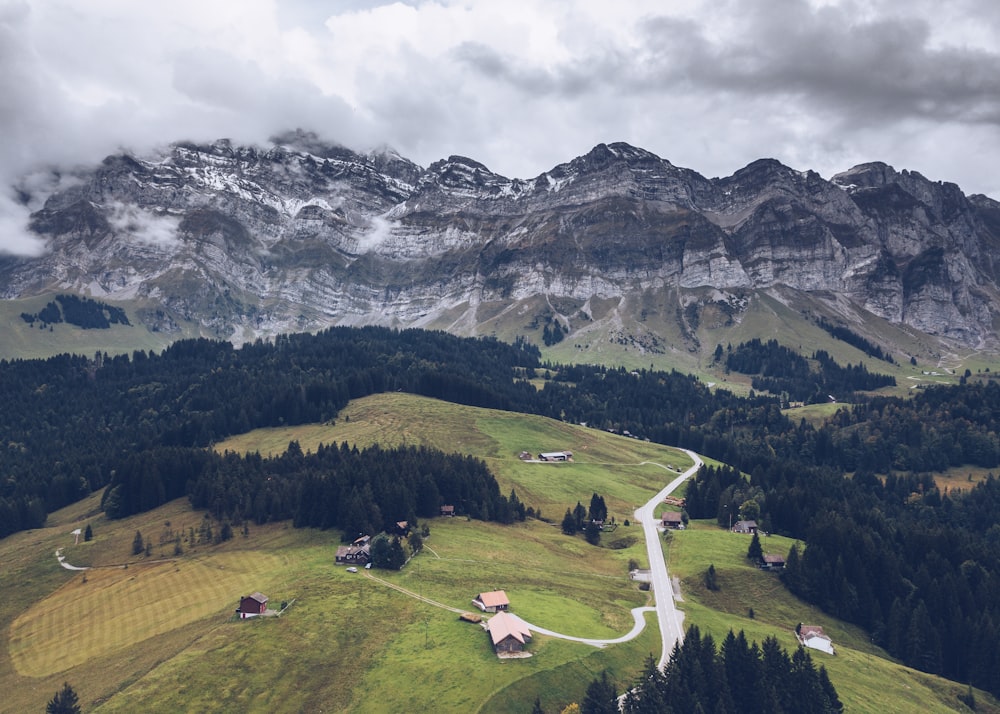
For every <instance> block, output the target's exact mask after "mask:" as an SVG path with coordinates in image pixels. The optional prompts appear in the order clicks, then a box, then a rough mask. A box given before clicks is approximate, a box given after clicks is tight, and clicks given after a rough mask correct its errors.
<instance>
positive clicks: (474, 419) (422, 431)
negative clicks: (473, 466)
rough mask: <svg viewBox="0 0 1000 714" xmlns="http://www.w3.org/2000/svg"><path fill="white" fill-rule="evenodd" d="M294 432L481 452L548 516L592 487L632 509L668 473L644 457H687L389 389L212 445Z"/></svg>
mask: <svg viewBox="0 0 1000 714" xmlns="http://www.w3.org/2000/svg"><path fill="white" fill-rule="evenodd" d="M292 440H297V441H298V442H299V445H300V446H301V447H302V449H303V450H304V451H306V450H312V451H315V450H316V447H317V446H318V445H319V444H320V443H325V444H340V443H342V442H345V441H346V442H347V443H349V444H352V445H354V444H356V445H357V446H359V447H364V446H367V445H370V444H375V443H380V444H384V445H390V446H395V445H400V444H410V445H426V446H430V447H434V448H436V449H441V450H442V451H446V452H456V451H457V452H461V453H468V454H472V455H473V456H477V457H479V458H481V459H483V460H484V461H486V463H487V464H488V465H489V467H490V470H491V471H493V473H494V474H495V475H496V476H497V480H498V481H499V482H500V488H501V490H502V491H503V492H504V493H508V492H509V491H510V489H511V488H514V489H516V490H517V494H518V497H519V498H520V499H521V500H522V501H524V502H525V503H526V504H527V505H529V506H532V507H534V508H535V509H536V510H537V509H539V508H540V509H541V510H542V514H543V516H545V517H547V518H549V519H551V520H555V521H557V522H558V521H559V520H560V519H561V518H562V516H563V513H564V512H565V510H566V508H567V507H572V506H573V505H575V504H576V502H577V501H581V502H582V503H583V505H584V506H586V505H589V503H590V496H591V494H592V493H595V492H596V493H600V494H601V495H602V496H604V497H605V499H606V501H607V504H608V509H609V515H614V516H615V517H616V519H617V520H619V521H622V520H624V519H625V518H631V515H632V512H633V511H634V510H635V508H636V507H637V506H638V505H640V504H642V503H645V501H647V500H648V499H649V497H650V496H651V495H652V494H654V493H655V492H656V491H657V490H659V489H660V488H661V487H662V486H663V484H664V483H666V481H668V480H669V476H670V474H669V473H668V472H667V471H665V470H664V469H662V468H658V467H656V466H652V465H649V464H646V465H643V463H644V462H654V463H659V464H661V465H663V466H666V467H668V468H673V469H674V470H675V471H683V470H684V469H686V468H687V467H688V466H690V465H691V460H690V459H689V458H688V457H687V456H686V455H685V454H684V453H682V452H678V451H676V450H673V449H668V448H666V447H663V446H660V445H658V444H650V443H645V442H642V441H637V440H635V439H627V438H625V437H621V436H616V435H614V434H608V433H606V432H603V431H600V430H597V429H587V428H584V427H580V426H575V425H572V424H565V423H563V422H558V421H554V420H552V419H546V418H544V417H536V416H530V415H525V414H515V413H512V412H503V411H497V410H492V409H477V408H475V407H466V406H461V405H456V404H451V403H449V402H442V401H438V400H434V399H427V398H424V397H418V396H415V395H412V394H404V393H401V392H393V393H389V394H376V395H373V396H371V397H365V398H364V399H359V400H356V401H354V402H351V403H350V404H349V405H348V406H347V408H346V409H344V410H343V411H342V412H341V413H340V416H339V417H338V419H337V421H336V423H335V424H311V425H305V426H297V427H285V428H275V429H256V430H254V431H251V432H248V433H247V434H242V435H240V436H237V437H233V438H231V439H227V440H226V441H223V442H220V443H219V444H217V445H216V447H215V448H216V450H218V451H220V452H221V451H225V450H230V451H236V452H239V453H247V452H254V451H259V452H260V453H261V454H276V453H281V452H283V451H284V450H285V449H286V448H287V447H288V442H289V441H292ZM562 450H569V451H572V452H573V463H548V464H538V463H525V462H523V461H521V460H520V459H519V458H518V454H520V453H521V452H522V451H528V452H529V453H531V454H533V455H537V454H538V453H539V452H541V451H562Z"/></svg>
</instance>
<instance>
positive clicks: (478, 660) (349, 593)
mask: <svg viewBox="0 0 1000 714" xmlns="http://www.w3.org/2000/svg"><path fill="white" fill-rule="evenodd" d="M96 505H97V497H96V496H95V497H92V498H90V499H88V501H86V502H84V503H82V504H78V505H77V506H74V507H72V508H71V509H66V510H64V511H61V512H59V513H56V514H53V517H52V519H51V523H52V525H51V526H50V527H48V528H45V529H41V530H38V531H33V532H31V533H22V534H17V535H15V536H13V537H11V538H8V539H4V540H3V541H0V558H2V559H3V562H4V564H5V566H7V565H9V566H10V567H9V568H5V569H3V570H2V571H0V586H2V587H3V588H4V593H5V595H8V596H9V597H7V598H5V599H4V602H3V603H0V627H2V628H3V632H4V633H5V645H6V646H4V647H3V648H2V651H0V687H2V688H3V690H4V691H5V692H7V693H8V695H7V696H5V698H4V699H3V700H2V701H0V711H2V712H23V711H35V710H40V709H42V708H44V704H45V701H47V700H48V699H49V698H51V696H52V695H53V694H54V693H55V691H57V690H58V689H59V687H60V686H61V685H62V683H63V682H64V681H68V682H70V683H71V684H72V685H73V687H74V688H75V689H76V691H77V692H78V693H79V695H80V701H81V703H82V704H83V706H84V709H85V710H86V711H96V712H133V711H149V712H176V711H213V712H258V711H259V712H284V711H289V712H298V711H319V710H323V711H335V712H382V711H386V712H388V711H399V710H400V709H408V710H419V711H430V710H437V711H483V712H494V711H496V712H508V711H509V712H517V711H525V710H526V709H530V707H531V703H532V702H533V701H534V698H535V697H536V696H539V697H541V700H542V702H543V704H544V705H545V706H546V708H547V709H555V708H556V707H561V706H564V705H565V704H567V703H569V702H570V701H572V700H574V699H578V698H579V697H580V696H581V695H582V691H583V689H584V688H585V687H586V684H587V683H588V682H589V681H590V679H592V678H593V677H595V676H597V674H599V672H600V671H601V670H602V669H608V671H609V672H610V673H611V674H612V676H613V677H614V678H616V679H617V680H618V681H619V682H620V683H628V682H631V681H632V680H633V678H634V677H635V676H636V675H637V674H638V672H639V671H640V669H641V667H642V663H643V661H644V659H645V658H646V656H647V655H648V654H650V653H651V652H655V651H658V644H657V636H658V632H657V629H656V627H655V625H652V619H651V618H649V622H650V624H651V625H652V626H650V627H647V628H646V630H645V631H644V632H643V633H642V634H641V635H640V637H639V638H637V639H636V640H633V641H632V642H629V643H626V644H621V645H615V646H612V647H608V648H605V649H597V648H594V647H591V646H588V645H583V644H578V643H572V642H565V641H561V640H557V639H553V638H548V637H543V636H538V637H536V638H535V640H534V641H533V642H532V643H531V645H530V647H529V650H530V651H531V652H532V654H533V656H532V657H531V658H528V659H523V660H513V661H500V660H498V659H497V658H496V657H495V655H494V654H493V653H492V648H491V646H490V644H489V642H488V639H487V636H486V633H485V632H484V631H483V630H482V629H481V628H480V627H477V626H475V625H471V624H468V623H463V622H460V621H459V620H458V619H457V616H456V615H455V614H454V613H452V612H449V611H446V610H442V609H439V608H435V607H433V606H431V605H427V604H425V603H422V602H420V601H418V600H417V599H415V598H412V597H409V596H407V595H404V594H402V593H400V592H397V591H396V590H393V589H390V588H389V587H387V586H386V585H384V584H382V583H379V582H376V581H375V580H373V579H370V578H368V577H366V573H365V571H362V572H360V573H355V574H351V573H347V572H346V570H345V569H344V568H340V567H336V566H334V564H333V553H334V550H335V548H336V546H337V545H338V544H339V535H340V534H339V533H337V532H333V531H328V532H323V531H316V530H312V529H301V530H300V529H294V528H291V527H290V525H289V524H287V523H278V524H270V525H267V526H256V525H251V526H250V528H249V533H248V535H247V536H244V535H242V533H241V532H240V529H238V528H237V529H236V534H235V537H234V538H233V540H231V541H229V542H227V543H222V544H218V545H210V544H198V543H195V544H190V543H189V542H188V540H187V536H186V535H185V537H184V539H183V545H182V550H183V552H182V554H181V555H179V556H177V557H176V558H174V557H173V556H172V555H171V553H172V550H173V541H172V540H170V539H169V538H167V536H168V535H169V534H170V533H181V532H183V533H185V534H189V533H190V530H191V529H192V528H197V526H198V525H199V524H200V523H201V521H202V520H203V514H201V513H196V512H193V511H191V510H190V508H189V507H188V506H187V505H186V503H185V502H184V501H183V500H181V501H175V502H172V503H170V504H167V505H165V506H163V507H162V508H160V509H157V510H155V511H152V512H150V513H146V514H141V515H137V516H134V517H132V518H128V519H124V520H122V521H108V520H106V519H105V518H104V517H103V516H102V515H99V514H98V513H97V512H96ZM87 523H91V524H92V526H93V529H94V540H93V541H92V542H90V543H83V542H81V543H79V544H74V537H73V536H72V535H71V534H70V531H71V530H73V529H74V528H77V527H80V528H82V527H85V525H86V524H87ZM168 523H169V525H167V524H168ZM429 525H430V528H431V537H430V538H429V539H428V540H427V548H426V549H425V551H424V552H423V553H422V554H421V555H420V556H418V557H417V558H416V559H414V560H413V561H411V562H410V564H409V565H408V566H407V567H406V568H405V569H404V570H403V571H402V572H400V573H389V574H386V573H384V572H378V575H379V576H380V577H384V578H386V579H388V580H390V581H392V582H395V583H397V584H399V585H400V586H401V587H404V588H407V589H409V590H411V591H413V592H417V593H421V594H423V595H425V596H428V597H431V598H433V599H434V600H437V601H439V602H442V603H445V604H447V605H449V606H451V607H457V608H463V609H466V608H471V607H472V606H471V603H470V600H471V599H472V597H474V596H475V595H476V593H478V592H480V591H482V590H487V589H492V588H494V587H501V588H505V589H506V590H507V591H508V594H509V595H510V597H511V600H512V602H513V609H514V611H515V612H517V613H518V614H520V615H521V616H522V617H525V618H526V619H528V620H529V621H532V622H535V623H537V624H539V625H541V626H543V627H547V628H551V629H553V630H555V631H560V632H566V633H567V634H571V635H577V636H583V637H607V638H612V637H617V636H619V635H621V634H624V633H625V632H627V631H628V630H629V629H631V626H632V618H631V615H630V613H629V610H630V609H631V608H633V607H636V606H640V605H644V604H647V603H648V594H647V593H644V592H642V591H640V590H639V589H638V587H637V586H636V585H635V583H632V582H631V581H629V580H628V578H627V574H626V571H627V565H628V559H629V558H635V559H637V560H642V559H643V555H642V552H643V551H642V546H641V541H639V540H638V539H637V536H638V530H639V529H638V527H637V526H630V527H628V528H625V527H622V528H619V530H618V532H617V533H616V534H614V538H615V539H617V540H621V541H625V540H630V539H632V538H633V537H635V538H636V540H637V542H636V543H634V544H633V545H631V546H628V547H624V548H621V549H612V548H594V547H593V546H590V545H587V544H586V543H585V542H584V541H583V539H582V537H579V536H578V537H576V538H570V537H567V536H565V535H563V534H562V533H561V532H560V531H559V528H558V527H556V526H553V525H550V524H547V523H543V522H540V521H529V522H527V523H524V524H517V525H514V526H510V527H505V526H500V525H497V524H486V523H480V522H477V521H468V520H465V519H464V518H454V519H435V520H433V521H431V522H430V523H429ZM213 526H214V527H218V524H213ZM137 530H138V531H140V532H141V533H143V535H144V537H145V538H147V539H148V538H153V539H154V543H155V545H154V548H153V552H152V555H151V556H149V557H147V556H145V555H140V556H133V555H131V550H130V548H131V543H132V539H133V537H134V534H135V532H136V531H137ZM161 535H162V536H163V537H164V538H163V539H164V542H163V544H162V545H161V544H160V542H159V541H160V536H161ZM60 547H61V548H63V552H64V554H65V555H66V558H67V562H70V563H74V564H79V563H82V562H83V561H85V560H86V561H87V562H88V563H89V564H90V565H92V566H94V567H93V569H91V570H88V571H68V570H64V569H63V568H61V567H60V566H59V564H58V563H57V561H56V558H55V549H56V548H60ZM123 561H124V562H123ZM125 564H127V565H128V567H127V568H125V567H123V566H124V565H125ZM85 577H86V582H84V578H85ZM254 590H261V591H262V592H264V593H265V594H267V595H268V596H269V597H270V599H271V604H272V605H275V606H276V605H279V604H280V602H281V601H282V600H288V601H293V600H294V603H293V604H292V605H291V606H290V607H289V609H288V610H287V611H286V613H285V615H283V616H282V617H280V618H258V619H254V620H238V619H234V617H233V609H235V607H236V605H237V602H238V600H239V597H240V596H241V595H245V594H247V593H249V592H252V591H254Z"/></svg>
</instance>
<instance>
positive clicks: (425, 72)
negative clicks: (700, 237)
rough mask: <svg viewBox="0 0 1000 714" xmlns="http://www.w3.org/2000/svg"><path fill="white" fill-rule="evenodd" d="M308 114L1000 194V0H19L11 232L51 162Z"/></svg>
mask: <svg viewBox="0 0 1000 714" xmlns="http://www.w3.org/2000/svg"><path fill="white" fill-rule="evenodd" d="M290 128H303V129H307V130H311V131H315V132H317V133H318V134H320V135H321V136H322V137H323V138H325V139H328V140H331V141H335V142H338V143H341V144H344V145H346V146H348V147H351V148H354V149H369V148H373V147H376V146H381V145H389V146H391V147H393V148H395V149H396V150H397V151H399V152H400V153H401V154H403V155H404V156H406V157H408V158H410V159H412V160H414V161H416V162H417V163H419V164H421V165H423V166H426V165H428V164H429V163H431V162H432V161H434V160H436V159H438V158H443V157H446V156H448V155H451V154H462V155H465V156H469V157H471V158H474V159H476V160H478V161H481V162H483V163H485V164H486V165H487V166H488V167H489V168H491V169H492V170H494V171H496V172H498V173H501V174H504V175H505V176H509V177H519V178H529V177H534V176H537V175H538V174H540V173H541V172H543V171H545V170H547V169H550V168H552V167H553V166H555V165H556V164H559V163H562V162H564V161H568V160H570V159H572V158H574V157H575V156H578V155H580V154H583V153H585V152H587V151H588V150H589V149H591V148H592V147H593V146H594V145H595V144H598V143H601V142H606V143H610V142H613V141H626V142H629V143H631V144H634V145H636V146H640V147H642V148H645V149H648V150H650V151H652V152H654V153H656V154H658V155H659V156H662V157H663V158H666V159H669V160H670V161H671V162H673V163H674V164H676V165H679V166H685V167H688V168H691V169H694V170H696V171H698V172H699V173H701V174H703V175H705V176H708V177H712V176H726V175H729V174H731V173H733V172H734V171H735V170H737V169H739V168H740V167H742V166H745V165H746V164H748V163H750V162H751V161H753V160H755V159H758V158H762V157H772V158H776V159H778V160H780V161H782V162H783V163H785V164H787V165H789V166H792V167H793V168H796V169H801V170H804V169H814V170H816V171H818V172H819V173H820V174H821V175H823V176H824V177H827V178H829V177H830V176H832V175H833V174H835V173H837V172H839V171H842V170H845V169H847V168H850V167H851V166H853V165H855V164H858V163H862V162H865V161H876V160H879V161H885V162H887V163H889V164H892V165H893V166H895V167H896V168H897V169H903V168H907V169H911V170H916V171H919V172H921V173H922V174H924V175H925V176H927V177H928V178H931V179H934V180H942V181H952V182H955V183H957V184H959V185H960V186H961V187H962V189H963V190H964V191H965V192H966V193H986V194H988V195H990V196H992V197H993V198H997V199H1000V3H998V2H996V1H995V0H949V1H948V2H940V0H934V1H933V2H932V1H931V0H881V1H879V0H711V1H707V2H702V1H701V0H617V1H615V2H613V1H609V0H576V1H572V2H571V1H569V0H464V1H459V0H434V1H428V2H423V1H421V0H407V1H406V2H395V3H386V2H378V1H376V0H340V1H325V2H324V1H320V0H317V1H315V2H311V1H310V0H289V1H287V2H286V1H277V0H239V2H235V1H233V2H225V1H222V0H170V2H167V1H166V0H162V1H161V0H142V1H137V0H87V1H86V2H80V0H0V131H2V134H0V135H2V137H3V138H2V141H0V181H2V185H3V187H4V189H5V190H4V192H3V195H2V196H0V250H6V251H8V252H31V251H38V250H40V248H41V246H40V245H39V244H38V243H36V242H33V241H32V240H31V239H30V237H29V236H27V235H26V234H25V233H24V231H23V225H24V221H25V217H26V214H27V210H26V209H25V208H23V207H20V206H18V205H16V204H15V202H14V201H13V200H12V198H11V195H12V194H11V192H10V191H9V190H6V189H7V188H8V187H9V186H10V185H11V184H13V183H14V182H16V181H18V180H20V177H22V176H24V175H26V174H30V173H32V172H34V171H36V169H38V168H39V167H46V166H67V167H68V166H74V165H80V164H88V163H94V162H97V161H100V160H101V159H102V158H103V157H104V156H106V155H108V154H109V153H112V152H114V151H116V150H118V149H119V148H122V147H124V148H127V149H130V150H133V151H137V152H145V151H148V150H149V149H150V148H153V147H156V146H158V145H159V146H162V145H165V144H168V143H170V142H173V141H177V140H182V139H192V140H209V139H215V138H221V137H228V138H232V139H234V140H238V141H247V142H257V143H263V142H265V141H266V139H267V138H268V137H269V136H271V135H273V134H274V133H276V132H279V131H281V130H284V129H290ZM38 182H39V179H37V178H35V179H32V185H36V186H37V185H38ZM39 195H41V194H39Z"/></svg>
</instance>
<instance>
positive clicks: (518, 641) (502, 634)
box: [486, 612, 531, 655]
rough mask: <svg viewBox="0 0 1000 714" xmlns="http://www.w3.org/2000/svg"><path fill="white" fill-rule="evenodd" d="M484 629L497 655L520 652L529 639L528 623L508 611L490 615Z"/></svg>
mask: <svg viewBox="0 0 1000 714" xmlns="http://www.w3.org/2000/svg"><path fill="white" fill-rule="evenodd" d="M486 630H487V631H488V632H489V633H490V640H491V641H492V642H493V649H494V650H495V651H496V653H497V654H498V655H499V654H507V653H510V652H521V651H522V650H523V649H524V645H525V644H527V643H528V642H530V641H531V630H529V629H528V623H526V622H525V621H524V620H522V619H521V618H520V617H518V616H517V615H513V614H511V613H509V612H498V613H497V614H496V615H494V616H493V617H491V618H490V619H489V621H488V622H487V623H486Z"/></svg>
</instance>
